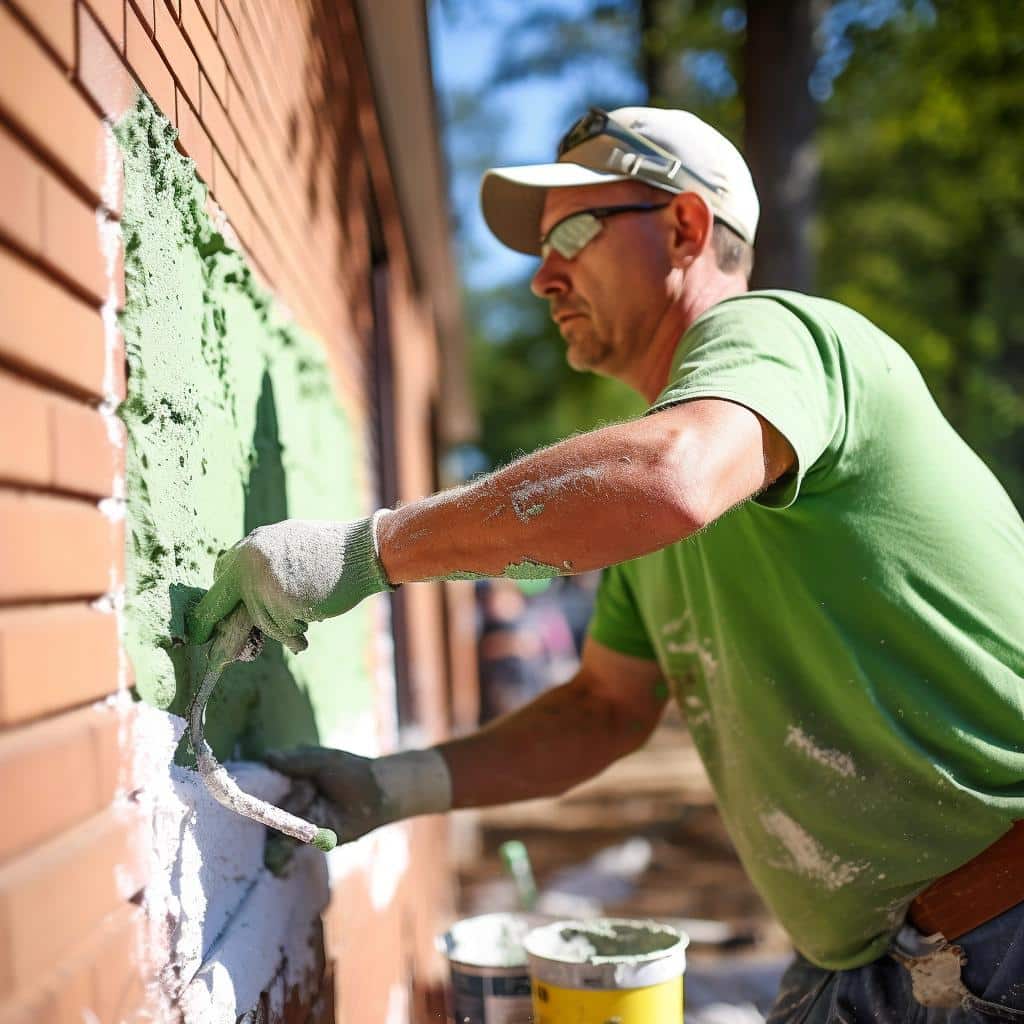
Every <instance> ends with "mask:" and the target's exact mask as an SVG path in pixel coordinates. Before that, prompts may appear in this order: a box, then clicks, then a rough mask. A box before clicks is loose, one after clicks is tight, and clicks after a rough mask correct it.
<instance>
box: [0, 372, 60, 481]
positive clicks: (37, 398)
mask: <svg viewBox="0 0 1024 1024" xmlns="http://www.w3.org/2000/svg"><path fill="white" fill-rule="evenodd" d="M0 436H2V437H4V438H7V439H8V440H7V441H6V442H5V443H4V444H3V445H0V480H5V481H8V482H15V483H24V484H35V485H38V486H46V485H47V484H49V482H50V478H51V454H50V453H51V448H50V415H49V405H48V402H47V394H46V392H45V391H43V390H42V389H41V388H37V387H34V386H33V385H32V384H29V383H28V382H26V381H23V380H21V379H20V378H18V377H16V376H14V375H13V374H10V373H4V372H2V371H0ZM15 437H16V438H17V439H18V443H17V444H12V443H11V442H10V440H9V439H11V438H15Z"/></svg>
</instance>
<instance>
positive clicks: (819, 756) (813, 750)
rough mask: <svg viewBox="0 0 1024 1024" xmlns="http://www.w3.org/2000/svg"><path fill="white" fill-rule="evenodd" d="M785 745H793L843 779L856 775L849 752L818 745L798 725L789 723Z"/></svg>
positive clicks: (855, 767) (855, 768)
mask: <svg viewBox="0 0 1024 1024" xmlns="http://www.w3.org/2000/svg"><path fill="white" fill-rule="evenodd" d="M785 745H786V746H787V747H793V748H794V749H795V750H799V751H800V752H801V753H803V754H806V755H807V756H808V757H809V758H810V759H811V760H812V761H817V762H818V764H820V765H823V766H824V767H826V768H831V769H832V771H834V772H837V773H838V774H839V775H842V776H843V778H844V779H852V778H855V777H856V775H857V766H856V765H855V764H854V763H853V758H852V757H850V755H849V754H844V753H843V752H842V751H841V750H830V749H828V748H826V747H819V746H818V745H817V744H816V743H815V742H814V740H812V739H811V738H810V737H809V736H808V735H807V734H806V733H805V732H804V731H803V730H802V729H801V728H800V727H799V726H798V725H791V726H790V727H789V731H788V732H787V733H786V744H785Z"/></svg>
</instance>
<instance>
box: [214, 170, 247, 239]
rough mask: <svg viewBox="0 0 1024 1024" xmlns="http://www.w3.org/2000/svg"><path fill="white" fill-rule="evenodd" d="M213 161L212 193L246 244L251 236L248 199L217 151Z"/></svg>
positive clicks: (236, 232)
mask: <svg viewBox="0 0 1024 1024" xmlns="http://www.w3.org/2000/svg"><path fill="white" fill-rule="evenodd" d="M214 163H215V170H214V179H213V180H214V195H215V196H216V199H217V202H218V203H219V204H220V208H221V209H222V210H223V211H224V213H225V215H226V216H227V218H228V220H229V221H230V223H231V226H232V227H233V228H234V229H235V234H236V235H238V237H239V238H240V239H241V240H242V241H243V242H244V243H245V244H246V245H248V243H249V240H250V238H251V237H252V209H251V207H250V206H249V200H248V199H246V198H245V196H244V195H243V194H242V191H241V189H239V187H238V183H237V182H236V181H235V179H234V176H233V175H232V173H231V171H230V170H229V169H228V166H227V164H225V163H224V161H223V160H222V159H221V157H220V154H219V153H217V154H215V156H214Z"/></svg>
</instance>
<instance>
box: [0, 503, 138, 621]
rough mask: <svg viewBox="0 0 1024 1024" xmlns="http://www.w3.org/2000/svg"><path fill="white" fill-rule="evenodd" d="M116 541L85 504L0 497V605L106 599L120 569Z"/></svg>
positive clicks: (107, 524)
mask: <svg viewBox="0 0 1024 1024" xmlns="http://www.w3.org/2000/svg"><path fill="white" fill-rule="evenodd" d="M117 539H118V536H117V530H115V529H114V525H113V524H112V523H111V522H110V521H109V520H108V519H107V518H106V517H105V516H104V515H103V513H102V512H101V511H100V510H99V509H98V508H96V506H95V505H92V504H90V503H89V502H85V501H77V500H74V499H68V498H55V497H49V496H42V495H37V494H21V493H18V492H15V491H0V565H2V566H3V567H4V571H3V573H2V575H0V600H4V601H32V600H36V599H47V598H64V597H66V598H72V597H98V596H100V595H102V594H104V593H106V592H107V590H108V589H109V587H110V572H111V568H112V567H117V566H118V565H119V564H120V562H119V559H118V555H119V553H120V552H119V548H118V544H117Z"/></svg>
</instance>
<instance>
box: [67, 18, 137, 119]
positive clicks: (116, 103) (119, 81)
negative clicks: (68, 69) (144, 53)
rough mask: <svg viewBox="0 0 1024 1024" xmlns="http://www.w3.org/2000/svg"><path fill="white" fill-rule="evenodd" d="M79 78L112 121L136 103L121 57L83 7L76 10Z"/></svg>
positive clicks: (132, 84) (134, 92)
mask: <svg viewBox="0 0 1024 1024" xmlns="http://www.w3.org/2000/svg"><path fill="white" fill-rule="evenodd" d="M78 78H79V81H80V82H81V83H82V85H83V87H84V88H85V91H86V92H87V93H88V94H89V95H90V96H91V97H92V98H93V99H94V100H95V101H96V105H97V106H98V107H99V108H100V110H102V111H103V113H104V114H106V115H107V117H109V118H111V119H112V120H114V121H116V120H118V119H119V118H121V117H123V116H124V114H125V113H127V111H129V110H130V109H131V108H132V105H133V104H134V102H135V94H136V86H135V82H134V81H132V76H131V75H129V74H128V72H127V71H126V70H125V66H124V64H123V63H122V62H121V55H120V53H119V52H118V51H117V50H115V49H114V46H113V44H112V43H111V42H110V40H109V39H108V38H107V36H106V35H105V34H104V32H103V31H102V30H101V29H100V26H99V24H98V23H97V22H96V19H95V18H93V16H92V15H91V14H90V13H89V12H88V11H87V10H86V9H85V8H84V7H79V8H78Z"/></svg>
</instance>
